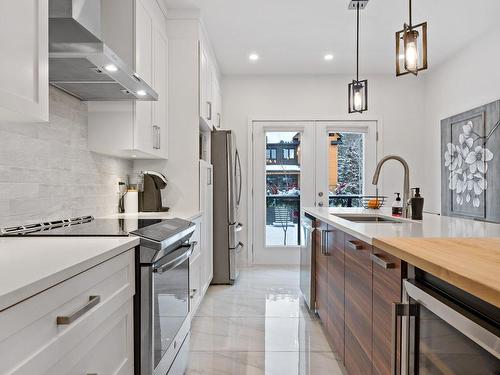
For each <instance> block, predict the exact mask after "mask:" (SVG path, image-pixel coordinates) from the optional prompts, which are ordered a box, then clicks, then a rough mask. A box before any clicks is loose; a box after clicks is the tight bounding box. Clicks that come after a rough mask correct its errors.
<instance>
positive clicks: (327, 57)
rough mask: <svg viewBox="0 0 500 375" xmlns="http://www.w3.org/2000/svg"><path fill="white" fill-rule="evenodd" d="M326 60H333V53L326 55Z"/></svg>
mask: <svg viewBox="0 0 500 375" xmlns="http://www.w3.org/2000/svg"><path fill="white" fill-rule="evenodd" d="M324 59H325V61H332V60H333V54H331V53H328V54H326V55H325V57H324Z"/></svg>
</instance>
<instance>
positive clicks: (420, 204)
mask: <svg viewBox="0 0 500 375" xmlns="http://www.w3.org/2000/svg"><path fill="white" fill-rule="evenodd" d="M411 190H412V193H413V194H412V197H411V218H412V220H422V218H423V211H424V198H423V197H422V196H421V195H420V188H413V189H411Z"/></svg>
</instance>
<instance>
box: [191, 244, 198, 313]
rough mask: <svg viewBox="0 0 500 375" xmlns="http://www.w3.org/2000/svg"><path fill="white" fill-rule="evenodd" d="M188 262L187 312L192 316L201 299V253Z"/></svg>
mask: <svg viewBox="0 0 500 375" xmlns="http://www.w3.org/2000/svg"><path fill="white" fill-rule="evenodd" d="M191 257H192V259H191V260H190V262H189V299H190V300H189V312H190V314H191V316H192V317H193V316H194V314H196V310H198V306H199V304H200V301H201V292H200V290H201V277H200V276H201V253H200V254H198V255H197V256H195V257H194V258H193V256H191Z"/></svg>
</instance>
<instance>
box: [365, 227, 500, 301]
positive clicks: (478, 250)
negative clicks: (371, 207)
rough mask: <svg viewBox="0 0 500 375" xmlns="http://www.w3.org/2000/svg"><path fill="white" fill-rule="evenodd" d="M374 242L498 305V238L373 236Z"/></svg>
mask: <svg viewBox="0 0 500 375" xmlns="http://www.w3.org/2000/svg"><path fill="white" fill-rule="evenodd" d="M373 245H374V246H375V247H377V248H379V249H382V250H384V251H387V252H388V253H390V254H392V255H394V256H396V257H398V258H400V259H402V260H404V261H405V262H407V263H409V264H412V265H414V266H415V267H418V268H420V269H422V270H424V271H427V272H429V273H431V274H433V275H434V276H436V277H438V278H440V279H442V280H444V281H447V282H448V283H450V284H453V285H455V286H457V287H459V288H461V289H463V290H465V291H466V292H468V293H470V294H472V295H475V296H476V297H478V298H481V299H482V300H484V301H486V302H489V303H491V304H492V305H494V306H496V307H500V238H401V237H400V238H374V239H373Z"/></svg>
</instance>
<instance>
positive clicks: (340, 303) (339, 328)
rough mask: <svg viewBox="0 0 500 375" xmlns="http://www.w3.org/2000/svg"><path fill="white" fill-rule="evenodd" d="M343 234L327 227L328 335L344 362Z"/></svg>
mask: <svg viewBox="0 0 500 375" xmlns="http://www.w3.org/2000/svg"><path fill="white" fill-rule="evenodd" d="M344 237H345V235H344V233H343V232H342V231H340V230H337V229H333V228H331V227H329V232H328V235H327V236H326V238H327V248H328V254H329V257H328V311H330V312H331V313H330V314H329V319H328V335H329V338H330V341H331V343H332V344H333V348H334V349H335V352H336V353H337V355H338V356H339V358H340V359H341V360H342V361H344V360H345V350H344V349H345V340H344V337H345V336H344V335H345V327H344V318H345V315H344V305H345V293H344V277H345V270H344V268H345V259H344V257H345V254H344Z"/></svg>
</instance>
